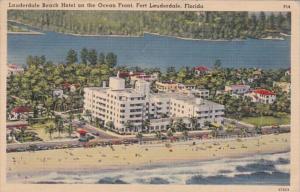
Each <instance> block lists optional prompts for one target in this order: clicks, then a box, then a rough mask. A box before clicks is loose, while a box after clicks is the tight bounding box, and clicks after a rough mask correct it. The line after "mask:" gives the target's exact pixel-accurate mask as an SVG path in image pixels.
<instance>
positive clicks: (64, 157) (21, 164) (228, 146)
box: [7, 133, 290, 174]
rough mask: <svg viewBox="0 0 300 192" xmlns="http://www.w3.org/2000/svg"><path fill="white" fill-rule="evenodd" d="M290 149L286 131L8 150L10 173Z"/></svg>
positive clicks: (108, 167) (230, 155)
mask: <svg viewBox="0 0 300 192" xmlns="http://www.w3.org/2000/svg"><path fill="white" fill-rule="evenodd" d="M193 142H195V145H194V144H193ZM289 150H290V134H289V133H285V134H279V135H264V136H259V137H253V138H245V139H238V140H237V139H222V140H221V139H219V140H204V141H200V140H194V141H186V142H176V143H170V144H169V146H166V143H157V144H142V145H139V144H134V145H128V146H125V145H114V146H112V147H109V146H107V147H95V148H76V149H57V150H47V151H36V152H17V153H8V154H7V173H8V174H17V173H34V172H44V171H70V172H72V171H87V170H102V169H103V170H104V169H118V168H122V167H126V168H128V167H138V166H144V165H155V164H163V163H173V162H174V163H176V162H181V161H195V160H199V161H207V160H215V159H222V158H234V157H244V156H251V155H254V154H267V153H280V152H287V151H289Z"/></svg>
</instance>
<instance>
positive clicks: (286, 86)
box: [273, 82, 291, 93]
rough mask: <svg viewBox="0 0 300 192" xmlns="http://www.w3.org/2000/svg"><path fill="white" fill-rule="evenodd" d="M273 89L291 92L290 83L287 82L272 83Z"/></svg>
mask: <svg viewBox="0 0 300 192" xmlns="http://www.w3.org/2000/svg"><path fill="white" fill-rule="evenodd" d="M273 87H279V88H280V89H281V90H282V91H283V92H286V93H289V92H290V91H291V83H289V82H274V83H273Z"/></svg>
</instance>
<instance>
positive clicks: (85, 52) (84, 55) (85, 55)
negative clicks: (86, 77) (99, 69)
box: [80, 48, 89, 65]
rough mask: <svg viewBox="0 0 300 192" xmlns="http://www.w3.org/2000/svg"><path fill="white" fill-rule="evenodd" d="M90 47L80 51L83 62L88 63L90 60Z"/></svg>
mask: <svg viewBox="0 0 300 192" xmlns="http://www.w3.org/2000/svg"><path fill="white" fill-rule="evenodd" d="M88 54H89V52H88V49H87V48H83V49H82V50H81V51H80V58H81V63H83V64H85V65H86V64H87V61H88Z"/></svg>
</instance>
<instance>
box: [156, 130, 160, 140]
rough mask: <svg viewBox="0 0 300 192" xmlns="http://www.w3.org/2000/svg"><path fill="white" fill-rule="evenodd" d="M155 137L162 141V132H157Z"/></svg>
mask: <svg viewBox="0 0 300 192" xmlns="http://www.w3.org/2000/svg"><path fill="white" fill-rule="evenodd" d="M155 137H156V138H157V139H158V140H161V138H162V135H161V132H160V131H156V132H155Z"/></svg>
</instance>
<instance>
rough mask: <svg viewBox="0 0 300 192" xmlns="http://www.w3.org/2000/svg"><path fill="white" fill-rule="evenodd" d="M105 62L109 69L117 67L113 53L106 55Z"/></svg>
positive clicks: (115, 56)
mask: <svg viewBox="0 0 300 192" xmlns="http://www.w3.org/2000/svg"><path fill="white" fill-rule="evenodd" d="M105 60H106V64H107V65H108V66H110V67H111V68H113V67H115V66H116V65H117V55H115V54H114V53H111V52H110V53H107V55H106V58H105Z"/></svg>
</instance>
